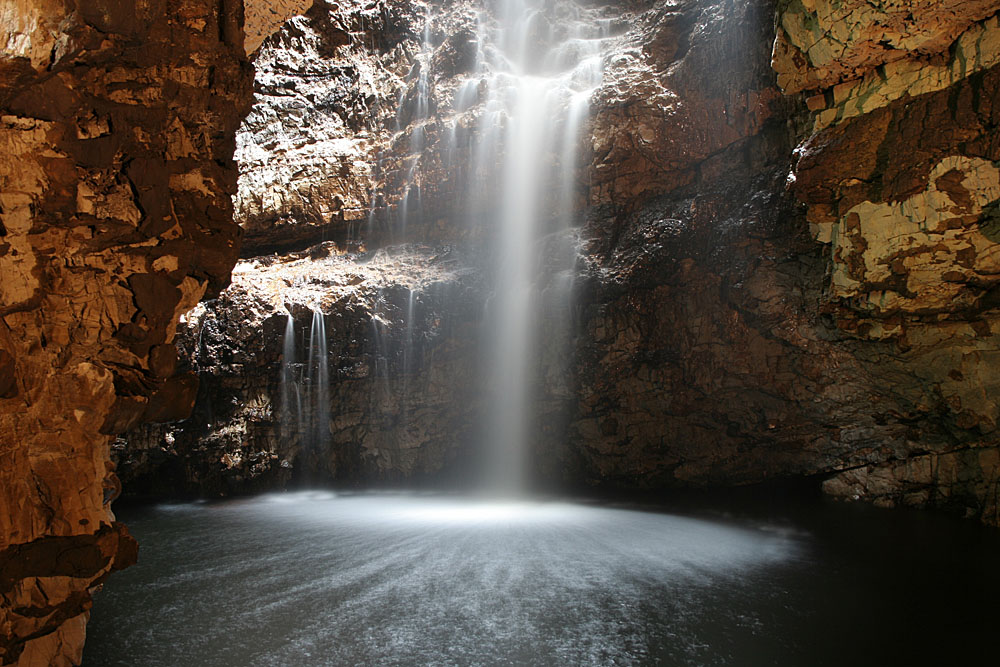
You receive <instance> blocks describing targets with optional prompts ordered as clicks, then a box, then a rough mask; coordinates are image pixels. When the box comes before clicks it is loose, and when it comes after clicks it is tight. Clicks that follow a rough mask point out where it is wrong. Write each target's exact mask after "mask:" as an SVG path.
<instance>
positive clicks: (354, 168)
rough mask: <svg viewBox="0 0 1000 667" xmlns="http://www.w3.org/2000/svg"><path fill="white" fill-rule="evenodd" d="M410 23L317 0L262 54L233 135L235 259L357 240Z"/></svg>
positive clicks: (409, 10)
mask: <svg viewBox="0 0 1000 667" xmlns="http://www.w3.org/2000/svg"><path fill="white" fill-rule="evenodd" d="M415 21H416V12H415V9H414V7H413V6H411V5H410V3H407V2H401V1H394V2H388V3H371V4H369V5H361V4H357V3H344V4H336V3H329V2H326V1H325V0H319V1H317V2H316V3H315V4H314V5H313V7H312V9H310V10H309V11H308V12H306V13H305V15H304V16H296V17H293V18H291V19H290V20H289V21H288V22H287V23H286V24H285V25H284V26H283V27H282V29H281V30H280V31H279V32H278V33H277V34H275V35H274V36H273V37H271V38H270V39H268V40H267V41H266V42H265V43H264V45H263V46H262V47H261V49H260V52H259V53H258V54H257V55H256V58H255V67H256V69H257V76H256V81H255V105H254V107H253V110H252V111H251V112H250V114H249V115H248V116H247V118H246V119H245V121H244V122H243V125H242V127H241V128H240V132H239V134H238V136H237V153H236V158H237V160H238V161H239V163H240V181H239V194H238V196H237V198H236V217H237V219H238V220H239V221H240V223H241V224H242V226H243V227H244V229H245V230H246V236H245V239H244V245H243V252H244V255H248V256H253V255H254V254H258V253H261V252H268V251H271V250H275V249H279V250H289V249H293V250H294V249H302V248H304V247H306V246H309V245H311V244H313V243H316V242H319V241H322V240H327V239H330V238H338V239H346V238H348V237H353V238H358V235H359V233H360V232H359V230H360V229H361V228H362V227H365V226H366V225H367V224H368V218H369V210H370V208H371V193H372V180H373V178H374V176H375V172H376V170H377V169H378V158H377V156H378V154H379V152H380V151H383V150H386V149H387V145H388V144H389V142H390V141H391V137H392V132H393V131H394V130H395V129H396V127H395V125H396V96H397V91H398V90H400V88H401V87H402V85H403V77H405V76H406V74H407V72H408V71H409V69H410V66H411V60H412V52H413V50H414V49H415V48H416V47H415V46H414V31H419V28H418V27H417V26H416V25H415Z"/></svg>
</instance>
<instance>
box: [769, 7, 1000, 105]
mask: <svg viewBox="0 0 1000 667" xmlns="http://www.w3.org/2000/svg"><path fill="white" fill-rule="evenodd" d="M777 5H778V17H777V18H778V25H779V28H778V33H777V38H776V40H775V45H774V60H773V65H774V69H775V71H776V72H777V74H778V85H779V86H781V88H782V89H783V90H784V91H785V92H787V93H797V92H800V91H802V90H823V89H829V88H832V87H833V86H835V85H837V84H840V83H842V82H845V81H851V80H853V79H859V78H861V77H863V76H865V75H867V74H869V73H871V72H873V71H874V70H876V69H877V68H879V67H883V66H884V67H885V72H883V73H880V76H881V78H882V79H883V80H884V79H885V78H887V77H888V78H891V77H892V75H891V74H890V72H891V71H892V68H895V67H899V66H900V65H901V64H902V63H905V65H904V66H906V65H912V66H913V69H914V70H920V69H922V70H926V71H925V73H924V76H925V75H926V74H927V73H928V72H933V71H934V69H933V67H934V65H937V64H940V61H941V60H947V59H948V56H947V55H946V54H947V52H948V50H949V48H951V47H952V45H953V43H954V42H955V40H956V38H958V37H959V35H961V34H962V33H963V32H965V31H966V30H968V29H969V28H970V26H972V25H973V24H974V23H976V22H977V21H981V20H983V19H985V18H987V17H989V16H991V15H993V14H995V13H996V11H997V5H996V2H994V1H993V0H891V1H889V2H877V1H873V0H782V1H781V2H778V3H777ZM962 46H963V45H962V44H961V42H959V48H961V47H962ZM965 46H967V43H966V44H965ZM976 51H977V52H978V49H977V50H976ZM966 56H968V53H966ZM961 59H962V60H965V57H962V58H961ZM935 61H938V62H935ZM962 76H964V73H963V74H962Z"/></svg>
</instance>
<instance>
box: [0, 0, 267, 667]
mask: <svg viewBox="0 0 1000 667" xmlns="http://www.w3.org/2000/svg"><path fill="white" fill-rule="evenodd" d="M3 16H4V21H3V24H2V27H0V30H2V32H3V34H2V37H0V41H2V43H3V44H4V45H5V46H4V48H3V51H2V55H0V68H2V69H3V73H4V76H3V77H2V81H3V84H2V85H0V107H2V109H0V114H2V116H0V144H2V150H0V156H2V157H0V275H2V277H3V280H2V281H0V294H2V298H0V369H2V372H0V378H2V379H0V406H2V407H0V434H2V436H0V437H2V440H0V572H2V573H3V574H2V576H0V664H5V665H6V664H24V665H67V664H77V663H78V662H79V659H80V652H81V650H82V645H83V638H84V628H85V624H86V619H87V616H88V613H89V612H88V610H89V608H90V592H91V591H92V590H94V589H95V587H99V586H100V584H101V582H102V581H103V580H104V579H105V578H106V577H107V575H108V574H109V573H110V572H111V571H112V570H114V569H117V568H122V567H125V566H127V565H129V564H130V563H131V562H133V561H134V559H135V543H134V541H133V540H132V539H131V538H130V537H129V535H128V533H127V531H126V530H125V529H124V527H122V526H121V525H119V524H117V523H115V522H114V515H113V514H112V512H111V510H110V503H111V501H112V500H113V499H114V498H115V496H117V495H118V493H119V491H120V484H119V482H118V480H117V478H116V476H115V473H114V469H113V466H112V464H111V462H110V457H109V441H110V434H113V433H118V432H121V431H123V430H125V429H127V428H130V427H132V426H134V425H135V424H137V423H139V422H140V421H141V420H144V419H176V418H179V417H181V416H183V415H184V414H185V411H186V410H190V407H191V404H192V403H193V400H194V393H193V392H192V391H191V389H192V387H193V385H192V379H193V378H190V377H187V376H184V375H179V374H177V373H176V372H175V359H176V352H175V349H174V340H173V339H174V328H175V325H176V322H177V319H178V317H179V316H180V314H181V313H183V312H185V311H187V310H189V309H190V308H191V307H193V306H194V305H195V304H197V302H198V301H199V300H200V299H201V298H202V297H203V296H204V295H205V294H206V292H215V291H218V290H219V289H220V288H221V287H223V286H224V285H225V284H226V283H227V281H228V276H229V271H230V269H231V268H232V265H233V263H234V262H235V260H236V255H237V245H238V243H237V242H238V238H239V229H238V227H237V226H236V225H235V224H234V223H233V221H232V206H231V203H230V199H229V198H230V196H231V195H232V194H233V193H234V192H235V190H236V169H235V164H234V162H233V160H232V156H233V150H234V133H235V130H236V127H237V125H238V123H239V120H240V118H241V116H242V114H243V112H244V110H245V108H246V106H247V103H248V101H249V97H250V84H251V78H252V77H251V70H250V68H249V65H248V63H247V62H246V60H245V57H244V55H243V37H242V3H239V2H228V1H227V2H208V1H207V0H182V1H180V2H173V3H164V2H146V3H135V4H134V5H133V4H131V3H112V2H101V1H98V2H87V3H75V2H63V1H62V0H46V1H44V2H37V1H32V2H27V1H25V2H20V1H16V2H13V3H6V4H5V7H4V10H3Z"/></svg>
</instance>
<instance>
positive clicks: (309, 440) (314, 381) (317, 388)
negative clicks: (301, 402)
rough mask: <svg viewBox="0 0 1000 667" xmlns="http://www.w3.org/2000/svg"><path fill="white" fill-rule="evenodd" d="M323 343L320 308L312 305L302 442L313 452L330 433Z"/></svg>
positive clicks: (322, 447) (327, 368)
mask: <svg viewBox="0 0 1000 667" xmlns="http://www.w3.org/2000/svg"><path fill="white" fill-rule="evenodd" d="M326 347H327V346H326V322H325V320H324V318H323V312H322V311H321V310H319V309H314V310H313V313H312V325H311V326H310V328H309V361H308V364H307V366H306V372H307V373H308V377H307V384H308V387H309V410H310V415H309V416H310V422H309V427H308V429H306V430H305V434H306V443H305V444H306V447H307V448H309V449H311V450H312V452H314V453H317V454H323V453H324V452H325V451H326V445H327V442H328V440H329V435H330V365H329V363H330V362H329V355H328V354H327V349H326Z"/></svg>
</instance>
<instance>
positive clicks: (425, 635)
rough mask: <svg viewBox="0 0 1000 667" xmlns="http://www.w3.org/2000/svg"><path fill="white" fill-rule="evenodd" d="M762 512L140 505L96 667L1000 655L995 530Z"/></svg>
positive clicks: (475, 502) (107, 601)
mask: <svg viewBox="0 0 1000 667" xmlns="http://www.w3.org/2000/svg"><path fill="white" fill-rule="evenodd" d="M716 507H717V506H716ZM743 510H744V511H742V516H740V517H734V516H729V515H726V514H723V513H720V512H719V511H718V510H717V509H705V508H702V509H697V508H696V509H691V508H690V506H688V508H687V509H686V510H685V511H684V512H683V513H666V512H664V511H662V510H657V511H642V510H639V509H634V508H628V507H624V506H609V505H600V504H585V503H572V502H565V501H489V500H482V499H468V498H460V497H449V496H439V495H418V494H353V495H337V494H332V493H325V492H303V493H290V494H280V495H267V496H261V497H257V498H251V499H241V500H229V501H222V502H212V503H186V504H161V505H157V506H147V507H126V508H125V509H124V510H121V511H119V518H121V519H122V520H124V521H126V522H127V523H128V525H129V527H130V529H131V531H132V532H133V534H134V535H135V536H136V537H137V538H138V539H139V542H140V544H141V551H140V560H139V564H138V565H136V566H134V567H132V568H130V569H128V570H126V571H124V572H121V573H118V574H116V575H115V576H114V577H113V578H112V579H111V580H110V581H109V583H108V584H107V585H106V586H105V589H104V590H103V591H102V592H101V593H100V594H99V595H98V596H96V601H95V608H94V612H93V615H92V619H91V622H90V626H89V629H88V643H87V648H86V654H85V660H84V664H86V665H108V666H111V665H128V666H130V667H141V666H150V667H153V666H171V667H173V666H176V665H217V666H230V665H232V666H236V665H240V666H245V665H268V666H271V665H274V666H277V665H373V664H379V665H571V664H572V665H578V664H587V665H590V664H593V665H628V664H663V665H688V664H690V665H723V664H726V665H771V664H773V665H845V664H850V665H868V664H871V665H891V664H907V665H913V664H972V663H970V662H963V660H969V661H975V660H977V657H985V656H987V655H989V653H987V651H992V650H993V649H992V636H993V633H994V632H995V629H996V627H997V621H998V620H1000V613H998V611H997V607H996V605H995V602H996V600H997V599H998V594H1000V574H998V572H997V568H996V567H995V563H996V557H997V555H1000V537H998V536H997V535H995V534H994V532H992V531H988V530H985V529H982V528H980V527H979V526H975V525H971V524H967V523H963V522H960V521H955V520H951V519H949V518H945V517H939V516H934V515H925V514H917V513H909V512H885V511H879V510H873V509H871V508H857V507H849V506H841V505H829V504H818V505H815V506H812V507H808V508H805V509H803V508H798V509H796V510H795V511H794V512H784V511H777V512H776V511H775V510H774V508H773V507H769V508H765V509H761V510H754V509H747V508H743ZM942 661H943V662H942Z"/></svg>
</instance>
